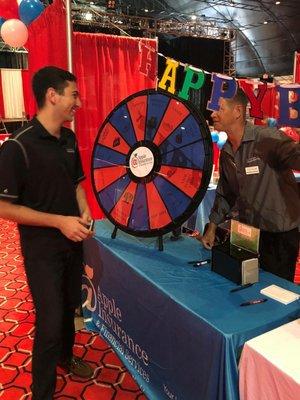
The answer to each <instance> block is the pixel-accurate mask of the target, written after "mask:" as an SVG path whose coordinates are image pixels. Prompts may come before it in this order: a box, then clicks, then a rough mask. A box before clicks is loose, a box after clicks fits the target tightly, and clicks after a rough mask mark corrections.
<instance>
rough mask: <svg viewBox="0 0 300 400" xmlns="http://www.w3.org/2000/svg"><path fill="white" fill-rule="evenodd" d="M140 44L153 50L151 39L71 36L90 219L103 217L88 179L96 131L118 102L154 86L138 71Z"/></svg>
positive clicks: (78, 125) (102, 35) (78, 130)
mask: <svg viewBox="0 0 300 400" xmlns="http://www.w3.org/2000/svg"><path fill="white" fill-rule="evenodd" d="M141 43H145V44H147V45H148V46H151V47H153V48H155V50H157V42H156V41H155V40H146V39H137V38H128V37H122V36H112V35H104V34H89V33H79V32H76V33H74V35H73V52H74V53H73V57H74V71H75V75H76V76H77V78H78V88H79V91H80V94H81V100H82V109H81V110H79V111H78V112H77V117H76V135H77V138H78V140H79V146H80V153H81V158H82V162H83V168H84V172H85V174H86V176H87V179H86V181H85V182H84V185H85V189H86V193H87V197H88V201H89V204H90V206H91V210H92V214H93V217H94V218H100V217H102V216H103V213H102V211H101V210H100V208H99V206H98V204H97V201H96V199H95V196H94V194H93V190H92V186H91V179H90V171H91V153H92V148H93V144H94V140H95V137H96V135H97V133H98V130H99V128H100V126H101V124H102V123H103V121H104V120H105V118H106V117H107V115H108V114H109V113H110V111H112V110H113V108H114V107H115V106H116V105H117V104H118V103H119V102H121V101H122V100H124V99H125V98H126V97H127V96H129V95H131V94H133V93H135V92H138V91H140V90H143V89H147V88H153V87H155V80H152V79H150V78H149V77H147V76H146V75H144V74H142V73H141V72H139V65H140V55H141V54H140V48H139V44H141Z"/></svg>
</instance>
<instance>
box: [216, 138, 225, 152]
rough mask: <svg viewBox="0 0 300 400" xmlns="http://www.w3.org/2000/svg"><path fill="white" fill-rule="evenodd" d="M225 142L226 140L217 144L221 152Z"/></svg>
mask: <svg viewBox="0 0 300 400" xmlns="http://www.w3.org/2000/svg"><path fill="white" fill-rule="evenodd" d="M225 142H226V140H219V141H218V142H217V146H218V148H219V149H220V150H221V149H222V147H223V146H224V144H225Z"/></svg>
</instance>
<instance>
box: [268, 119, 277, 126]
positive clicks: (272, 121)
mask: <svg viewBox="0 0 300 400" xmlns="http://www.w3.org/2000/svg"><path fill="white" fill-rule="evenodd" d="M267 124H268V127H270V128H276V127H277V119H275V118H268V119H267Z"/></svg>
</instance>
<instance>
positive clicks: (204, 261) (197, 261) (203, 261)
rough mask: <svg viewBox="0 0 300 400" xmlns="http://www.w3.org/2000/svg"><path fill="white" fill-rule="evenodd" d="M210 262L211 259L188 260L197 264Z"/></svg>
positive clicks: (189, 262)
mask: <svg viewBox="0 0 300 400" xmlns="http://www.w3.org/2000/svg"><path fill="white" fill-rule="evenodd" d="M208 263H210V260H209V259H207V260H195V261H188V264H196V265H205V264H208Z"/></svg>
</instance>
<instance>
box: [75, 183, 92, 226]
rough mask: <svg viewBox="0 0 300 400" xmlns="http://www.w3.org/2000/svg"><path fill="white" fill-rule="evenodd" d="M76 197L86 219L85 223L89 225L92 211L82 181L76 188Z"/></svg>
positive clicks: (82, 215) (81, 213)
mask: <svg viewBox="0 0 300 400" xmlns="http://www.w3.org/2000/svg"><path fill="white" fill-rule="evenodd" d="M76 199H77V203H78V207H79V211H80V215H81V218H82V219H83V220H84V224H86V225H88V224H89V222H90V221H91V219H92V217H91V211H90V208H89V205H88V202H87V199H86V194H85V190H84V189H83V187H82V185H81V183H78V185H77V188H76Z"/></svg>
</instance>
